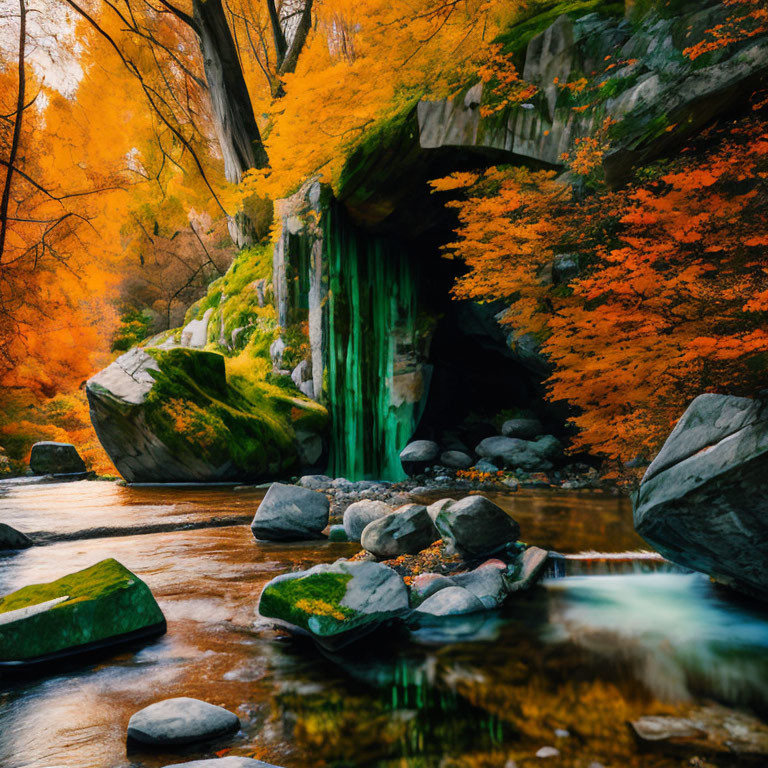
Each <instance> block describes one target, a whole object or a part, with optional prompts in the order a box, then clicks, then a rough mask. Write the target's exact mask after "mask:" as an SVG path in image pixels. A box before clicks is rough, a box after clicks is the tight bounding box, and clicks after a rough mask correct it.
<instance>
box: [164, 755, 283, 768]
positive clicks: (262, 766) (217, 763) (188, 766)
mask: <svg viewBox="0 0 768 768" xmlns="http://www.w3.org/2000/svg"><path fill="white" fill-rule="evenodd" d="M167 768H279V766H276V765H272V763H265V762H263V761H261V760H254V759H253V758H250V757H236V756H234V755H227V756H226V757H220V758H216V759H210V760H193V761H192V762H191V763H173V765H169V766H167Z"/></svg>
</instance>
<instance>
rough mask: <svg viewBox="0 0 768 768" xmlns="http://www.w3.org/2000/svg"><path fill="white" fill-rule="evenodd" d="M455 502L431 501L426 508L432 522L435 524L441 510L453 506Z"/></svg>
mask: <svg viewBox="0 0 768 768" xmlns="http://www.w3.org/2000/svg"><path fill="white" fill-rule="evenodd" d="M455 501H456V499H438V500H437V501H433V502H432V503H431V504H430V505H429V506H428V507H427V514H428V515H429V516H430V517H431V518H432V522H433V523H434V522H435V520H436V519H437V516H438V514H440V510H441V509H444V508H445V507H447V506H449V505H451V504H453V503H454V502H455Z"/></svg>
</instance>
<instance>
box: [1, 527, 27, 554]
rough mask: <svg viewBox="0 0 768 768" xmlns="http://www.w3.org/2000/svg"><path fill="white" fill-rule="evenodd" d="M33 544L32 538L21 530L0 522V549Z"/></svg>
mask: <svg viewBox="0 0 768 768" xmlns="http://www.w3.org/2000/svg"><path fill="white" fill-rule="evenodd" d="M33 544H34V542H33V541H32V539H30V538H29V536H27V535H26V534H23V533H22V532H21V531H17V530H16V529H15V528H11V526H10V525H6V524H5V523H0V550H4V549H26V548H27V547H31V546H32V545H33Z"/></svg>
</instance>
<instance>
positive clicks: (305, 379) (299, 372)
mask: <svg viewBox="0 0 768 768" xmlns="http://www.w3.org/2000/svg"><path fill="white" fill-rule="evenodd" d="M291 380H292V381H293V383H294V384H295V385H296V387H297V388H298V389H299V390H301V391H302V392H303V393H304V394H305V395H306V396H307V397H314V395H315V387H314V384H313V383H312V364H311V363H310V362H309V361H308V360H302V361H301V362H300V363H299V364H298V365H297V366H296V367H295V368H294V369H293V371H292V372H291Z"/></svg>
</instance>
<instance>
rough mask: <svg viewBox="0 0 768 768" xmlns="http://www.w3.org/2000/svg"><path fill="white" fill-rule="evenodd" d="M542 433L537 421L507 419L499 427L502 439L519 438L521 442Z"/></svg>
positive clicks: (542, 429)
mask: <svg viewBox="0 0 768 768" xmlns="http://www.w3.org/2000/svg"><path fill="white" fill-rule="evenodd" d="M543 432H544V427H542V426H541V422H540V421H539V420H538V419H509V421H505V422H504V424H502V427H501V434H502V435H504V437H520V438H522V439H523V440H532V439H533V438H534V437H537V436H538V435H540V434H542V433H543Z"/></svg>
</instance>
